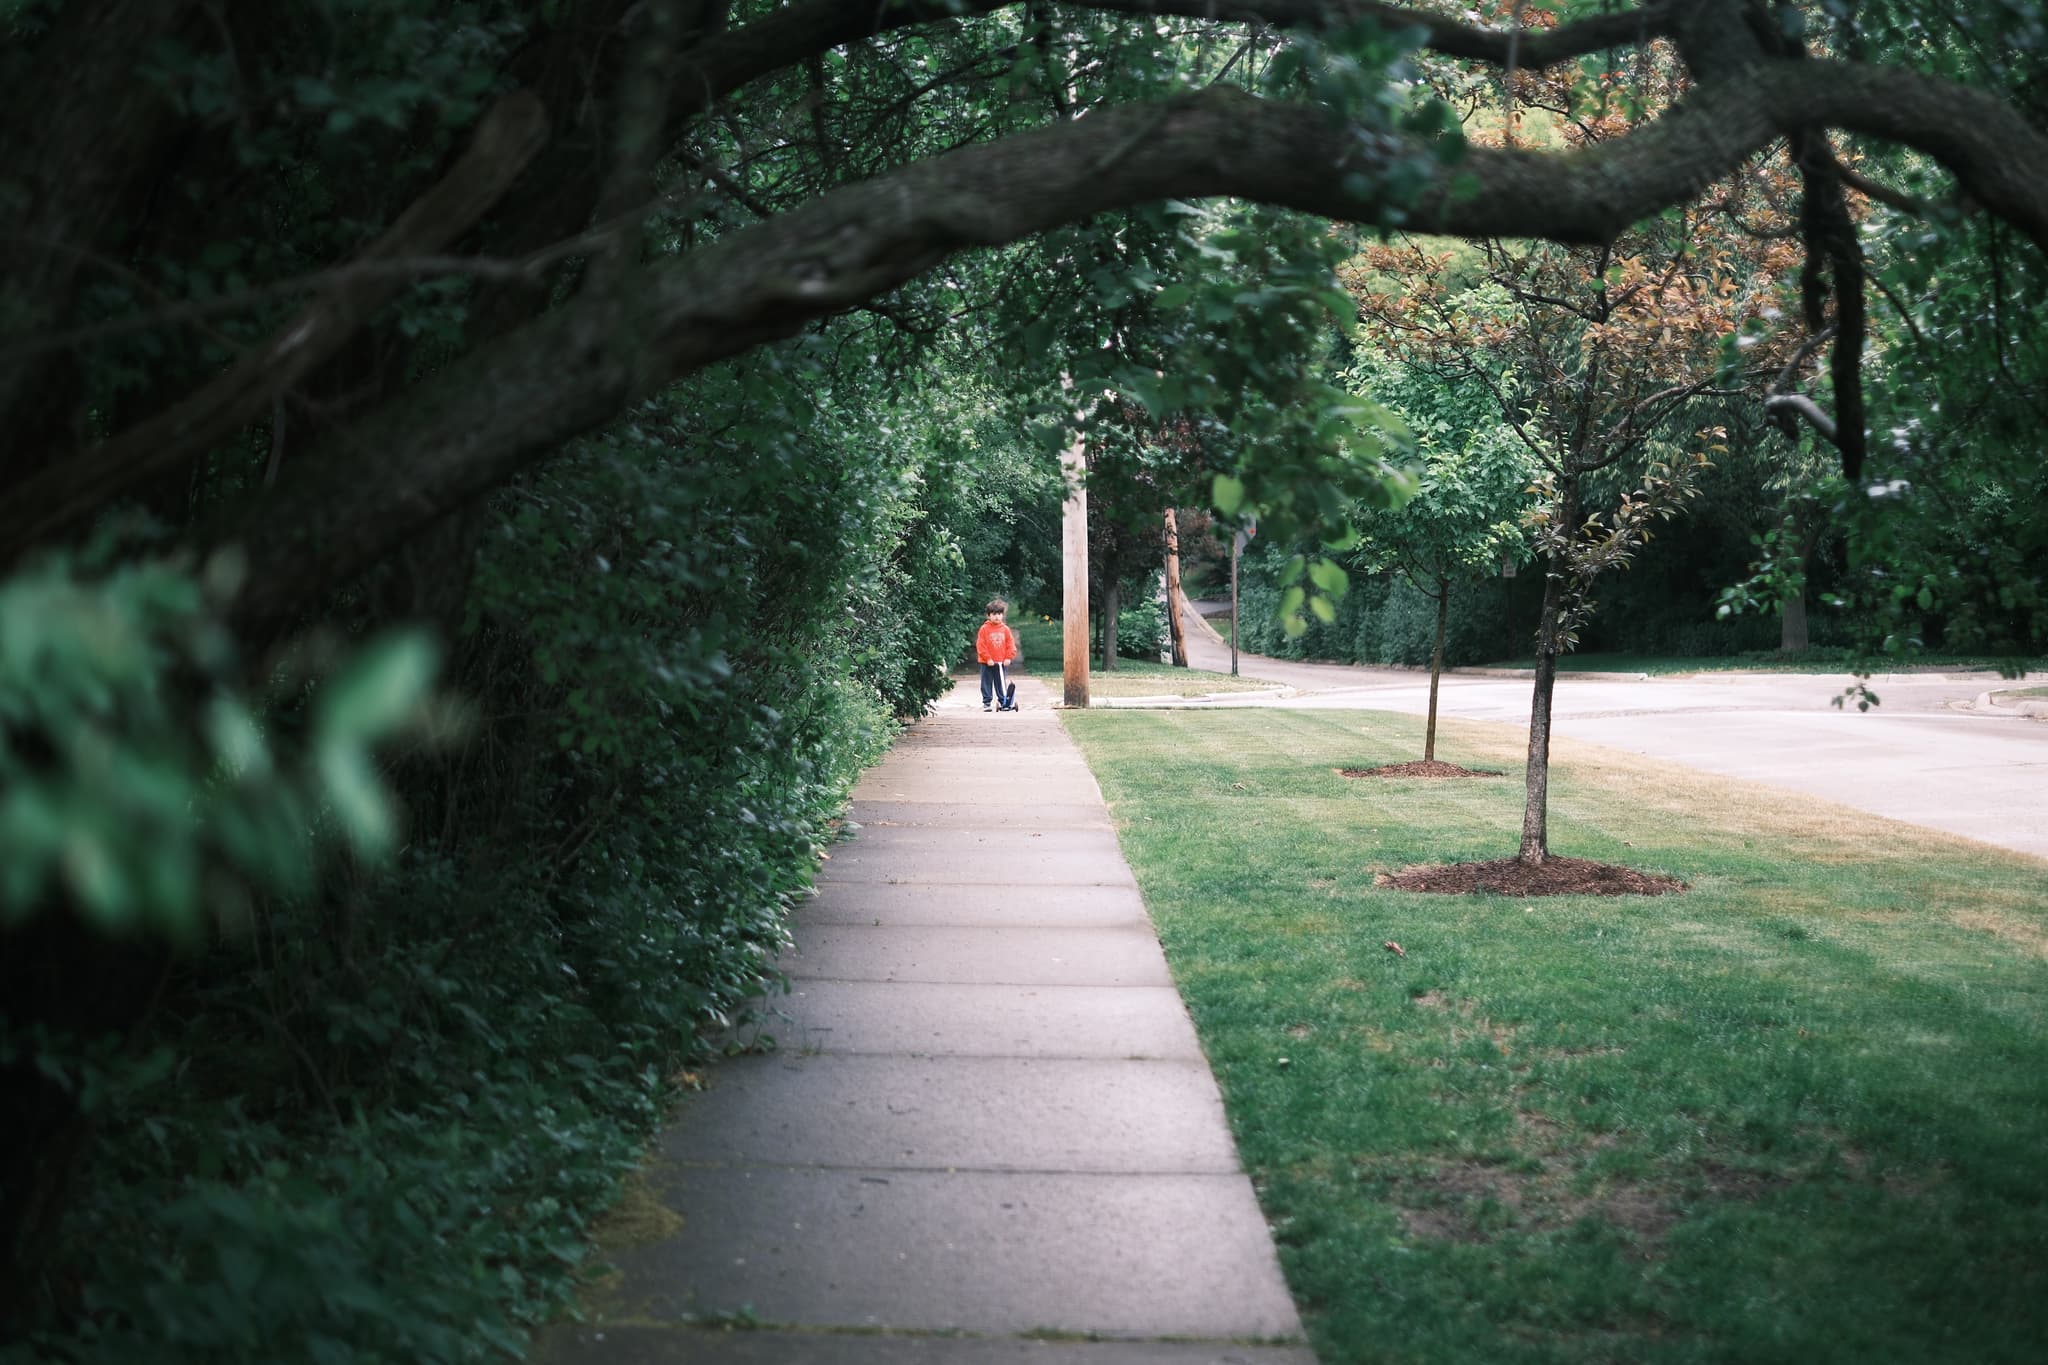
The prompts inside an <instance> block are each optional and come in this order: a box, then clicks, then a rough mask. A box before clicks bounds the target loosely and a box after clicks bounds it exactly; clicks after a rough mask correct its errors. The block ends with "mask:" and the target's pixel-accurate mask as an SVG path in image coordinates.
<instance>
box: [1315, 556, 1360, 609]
mask: <svg viewBox="0 0 2048 1365" xmlns="http://www.w3.org/2000/svg"><path fill="white" fill-rule="evenodd" d="M1308 576H1309V581H1310V582H1312V583H1314V584H1315V585H1316V586H1317V587H1318V588H1321V589H1322V590H1323V591H1324V592H1325V593H1328V594H1329V595H1330V596H1331V597H1333V598H1335V599H1337V600H1339V601H1342V600H1343V597H1344V594H1345V593H1347V592H1349V591H1351V576H1350V575H1349V574H1347V573H1345V572H1344V567H1343V566H1342V565H1341V564H1338V563H1337V562H1336V561H1335V560H1331V559H1318V560H1316V561H1315V562H1314V563H1312V564H1310V565H1309V566H1308Z"/></svg>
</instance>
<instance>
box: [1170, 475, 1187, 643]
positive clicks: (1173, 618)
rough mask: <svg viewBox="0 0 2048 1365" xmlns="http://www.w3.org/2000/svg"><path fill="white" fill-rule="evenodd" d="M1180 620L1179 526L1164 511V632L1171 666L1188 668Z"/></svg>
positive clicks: (1185, 639)
mask: <svg viewBox="0 0 2048 1365" xmlns="http://www.w3.org/2000/svg"><path fill="white" fill-rule="evenodd" d="M1184 629H1185V627H1184V626H1183V625H1182V624H1181V619H1180V526H1179V524H1178V523H1177V522H1175V521H1174V519H1173V509H1172V508H1171V507H1169V508H1167V509H1166V630H1167V634H1168V635H1169V636H1170V637H1171V638H1172V640H1173V666H1174V667H1175V668H1186V667H1187V666H1188V637H1187V636H1186V635H1184V634H1182V633H1181V632H1182V631H1183V630H1184Z"/></svg>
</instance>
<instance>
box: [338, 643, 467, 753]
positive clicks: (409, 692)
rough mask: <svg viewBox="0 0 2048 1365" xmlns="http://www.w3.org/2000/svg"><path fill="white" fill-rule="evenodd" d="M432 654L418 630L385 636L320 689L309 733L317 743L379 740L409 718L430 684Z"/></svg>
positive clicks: (363, 651)
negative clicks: (320, 740)
mask: <svg viewBox="0 0 2048 1365" xmlns="http://www.w3.org/2000/svg"><path fill="white" fill-rule="evenodd" d="M436 653H437V651H436V650H435V648H434V645H433V642H432V641H431V640H429V639H428V638H427V637H426V636H425V635H424V634H422V633H420V632H418V631H406V632H402V633H398V634H393V635H387V636H385V637H384V638H382V639H380V640H377V641H374V642H372V643H371V644H369V645H366V646H364V647H363V649H362V650H361V651H360V652H358V653H357V654H356V656H355V657H354V658H353V659H351V660H349V661H348V663H347V664H345V665H343V667H342V668H341V670H340V671H339V672H337V673H336V674H335V675H334V676H333V677H332V678H330V679H328V680H327V682H326V683H325V684H323V685H322V686H321V688H320V691H319V694H318V697H317V700H316V703H315V713H314V729H315V732H316V733H317V734H319V735H320V736H321V737H322V738H323V739H328V740H332V739H339V738H343V737H347V738H351V739H357V740H363V741H370V740H375V739H379V738H382V737H383V736H384V735H387V734H389V733H390V732H391V731H392V730H394V729H396V728H397V727H398V726H399V725H400V724H402V723H403V722H405V721H406V720H408V719H410V718H411V717H412V716H413V715H414V713H415V712H416V711H417V710H418V709H419V706H420V703H421V702H423V701H425V700H426V695H427V689H428V687H429V686H430V685H431V684H432V682H433V680H434V669H435V666H436V663H437V659H436Z"/></svg>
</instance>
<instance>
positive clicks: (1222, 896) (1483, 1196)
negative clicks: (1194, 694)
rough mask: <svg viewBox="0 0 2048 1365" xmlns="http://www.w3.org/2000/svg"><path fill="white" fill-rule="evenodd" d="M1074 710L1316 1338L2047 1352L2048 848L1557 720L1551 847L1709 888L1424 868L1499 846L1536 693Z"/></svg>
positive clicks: (1824, 1353) (1411, 1351) (1472, 1350)
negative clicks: (1631, 892)
mask: <svg viewBox="0 0 2048 1365" xmlns="http://www.w3.org/2000/svg"><path fill="white" fill-rule="evenodd" d="M1068 723H1069V726H1070V728H1071V730H1072V732H1073V734H1074V735H1075V737H1076V739H1077V740H1079V741H1080V743H1081V745H1082V748H1083V750H1084V752H1085V753H1086V754H1087V756H1088V759H1089V762H1090V764H1091V766H1092V767H1093V768H1094V770H1095V773H1096V777H1097V780H1098V781H1099V782H1100V783H1101V785H1102V788H1103V791H1104V793H1105V794H1106V795H1107V796H1108V798H1109V800H1110V803H1111V807H1112V811H1113V814H1114V815H1115V817H1116V820H1117V823H1118V826H1119V832H1120V837H1121V838H1122V841H1123V847H1124V851H1125V853H1126V855H1127V856H1128V857H1129V859H1130V861H1131V864H1132V866H1133V868H1134V869H1135V870H1136V872H1137V875H1138V880H1139V884H1140V886H1141V887H1142V888H1143V890H1144V893H1145V898H1146V901H1147V904H1148V906H1149V908H1150V910H1151V912H1152V915H1153V917H1154V919H1155V921H1156V922H1157V924H1158V926H1159V930H1160V935H1161V938H1162V941H1163V942H1164V943H1165V946H1166V950H1167V955H1168V959H1169V961H1170V963H1171V965H1172V967H1173V970H1174V974H1175V977H1176V980H1177V981H1178V983H1179V984H1180V986H1181V988H1182V990H1183V992H1184V994H1185V995H1186V997H1187V1000H1188V1003H1189V1007H1190V1009H1191V1011H1192V1012H1193V1014H1194V1017H1195V1021H1196V1024H1197V1027H1198V1028H1199V1029H1200V1031H1201V1035H1202V1041H1203V1044H1204V1047H1205V1048H1206V1049H1207V1051H1208V1053H1209V1056H1210V1058H1211V1060H1212V1062H1213V1063H1214V1065H1215V1067H1216V1070H1217V1075H1218V1079H1219V1081H1220V1082H1221V1084H1222V1087H1223V1090H1224V1095H1225V1099H1226V1102H1227V1104H1228V1106H1229V1111H1230V1116H1231V1121H1232V1124H1233V1126H1234V1128H1235V1131H1236V1134H1237V1138H1238V1142H1239V1145H1240V1148H1241V1150H1242V1154H1243V1157H1244V1160H1245V1161H1246V1163H1247V1165H1248V1167H1249V1168H1250V1169H1251V1171H1252V1173H1253V1175H1254V1178H1255V1180H1256V1181H1257V1183H1258V1185H1259V1188H1260V1191H1261V1197H1262V1199H1263V1200H1264V1201H1265V1206H1266V1210H1267V1213H1268V1216H1269V1217H1270V1218H1271V1219H1272V1221H1273V1222H1274V1224H1275V1228H1276V1233H1277V1235H1278V1238H1279V1240H1280V1244H1281V1251H1282V1259H1283V1263H1284V1264H1285V1266H1286V1269H1287V1273H1288V1276H1289V1281H1290V1283H1291V1285H1292V1286H1293V1288H1294V1290H1295V1293H1296V1295H1297V1297H1298V1298H1299V1299H1300V1301H1301V1303H1302V1306H1303V1309H1304V1312H1305V1313H1306V1314H1307V1315H1308V1319H1309V1324H1310V1329H1311V1331H1312V1333H1313V1334H1314V1336H1315V1339H1316V1344H1317V1347H1318V1349H1319V1351H1320V1352H1321V1354H1322V1356H1323V1358H1324V1360H1325V1361H1326V1362H1328V1365H1337V1363H1338V1362H1344V1361H1418V1362H1419V1361H1430V1362H1452V1361H1459V1362H1463V1361H1476V1360H1487V1361H1558V1362H1564V1361H1572V1362H1579V1361H1589V1360H1628V1361H1674V1362H1675V1361H1767V1360H1787V1361H1790V1360H1800V1361H1850V1360H1859V1361H1860V1360H1870V1359H1888V1360H1914V1361H1919V1360H1954V1361H1995V1360H2013V1361H2020V1360H2027V1361H2031V1360H2034V1359H2037V1358H2038V1357H2039V1352H2040V1350H2041V1343H2042V1342H2043V1341H2044V1340H2048V1310H2044V1308H2043V1306H2042V1305H2043V1291H2044V1289H2048V1220H2044V1218H2043V1214H2044V1212H2048V1209H2044V1205H2048V1024H2044V1019H2043V1006H2044V1003H2048V960H2044V947H2048V907H2044V902H2048V895H2044V889H2048V866H2044V865H2043V864H2042V863H2040V862H2037V861H2034V860H2030V859H2027V858H2024V857H2021V856H2019V855H2015V854H2009V853H2005V852H2003V851H2000V850H1996V849H1991V848H1988V847H1985V846H1983V845H1977V844H1973V843H1970V842H1969V841H1967V840H1961V839H1957V838H1953V837H1951V836H1947V835H1942V834H1937V833H1931V832H1926V831H1921V830H1918V829H1914V828H1912V827H1909V826H1903V825H1899V824H1896V823H1893V822H1888V821H1884V820H1881V819H1878V818H1876V817H1871V816H1866V815H1863V814H1861V813H1858V812H1854V811H1849V810H1846V809H1844V808H1841V807H1837V806H1830V805H1826V804H1823V803H1819V802H1815V801H1811V800H1809V799H1806V798H1803V797H1799V796H1795V795H1790V794H1785V793H1779V792H1775V791H1772V790H1770V789H1766V788H1762V787H1757V786H1754V785H1749V784H1742V783H1735V782H1729V781H1726V780H1724V779H1719V778H1712V777H1707V776H1703V775H1700V774H1696V773H1693V772H1690V771H1687V770H1674V769H1669V768H1665V767H1662V766H1660V765H1657V764H1654V763H1652V762H1650V761H1648V760H1643V759H1638V758H1636V757H1634V756H1631V755H1625V754H1619V753H1616V752H1614V751H1611V750H1600V749H1595V748H1591V747H1587V746H1577V745H1573V744H1571V743H1569V742H1568V741H1560V742H1559V744H1558V745H1557V750H1556V771H1555V772H1554V774H1553V779H1552V793H1553V801H1552V818H1551V829H1552V840H1551V843H1552V848H1553V849H1554V850H1556V851H1557V852H1560V853H1566V854H1571V855H1574V856H1580V857H1588V858H1596V859H1601V860H1605V861H1613V862H1625V863H1628V864H1629V865H1631V866H1634V867H1638V868H1642V869H1644V870H1649V871H1657V872H1664V873H1669V874H1671V875H1674V876H1678V877H1681V878H1683V879H1685V880H1686V881H1688V882H1689V883H1691V887H1692V889H1691V890H1689V891H1687V892H1686V893H1685V894H1683V895H1679V896H1671V897H1663V898H1640V897H1630V898H1617V899H1603V898H1598V897H1559V898H1553V899H1547V900H1526V901H1525V900H1517V899H1513V898H1506V897H1497V896H1474V897H1438V896H1416V895H1412V894H1408V893H1402V892H1395V891H1390V890H1386V889H1383V888H1379V887H1376V886H1374V885H1373V881H1372V878H1373V874H1374V873H1375V872H1378V871H1387V870H1391V869H1393V868H1396V867H1400V866H1403V865H1406V864H1408V863H1414V862H1434V861H1446V860H1454V859H1463V858H1484V857H1498V856H1502V855H1504V854H1507V853H1510V852H1512V851H1513V848H1514V845H1515V841H1516V835H1517V832H1518V830H1519V817H1520V803H1521V782H1520V770H1519V761H1520V758H1521V737H1520V735H1519V734H1518V733H1516V732H1515V731H1513V730H1511V729H1509V728H1507V727H1500V726H1486V725H1478V724H1471V723H1452V724H1448V725H1446V726H1444V727H1443V730H1442V732H1441V733H1440V737H1439V749H1440V755H1439V756H1440V757H1443V758H1445V759H1447V760H1448V761H1451V762H1454V763H1460V764H1464V765H1465V766H1468V767H1487V768H1497V769H1501V770H1503V771H1504V773H1505V774H1506V775H1505V776H1503V777H1500V778H1494V779H1484V780H1459V781H1435V782H1429V781H1400V782H1384V781H1375V780H1371V779H1363V780H1355V779H1348V778H1344V777H1341V776H1339V775H1338V774H1337V772H1336V770H1337V769H1339V768H1344V767H1370V766H1373V765H1375V764H1380V763H1392V762H1400V761H1404V760H1407V759H1411V758H1414V757H1416V756H1417V754H1418V752H1419V749H1420V726H1419V722H1418V721H1417V720H1416V719H1415V718H1414V717H1408V716H1397V715H1390V714H1384V713H1377V712H1334V711H1280V712H1273V711H1262V712H1205V713H1180V712H1162V713H1080V714H1075V715H1072V716H1070V717H1069V718H1068ZM1389 940H1392V941H1395V942H1398V943H1399V944H1401V945H1402V947H1403V949H1404V950H1405V953H1406V956H1397V955H1395V954H1394V953H1392V952H1390V951H1388V950H1387V949H1386V948H1385V947H1383V944H1384V943H1386V942H1387V941H1389Z"/></svg>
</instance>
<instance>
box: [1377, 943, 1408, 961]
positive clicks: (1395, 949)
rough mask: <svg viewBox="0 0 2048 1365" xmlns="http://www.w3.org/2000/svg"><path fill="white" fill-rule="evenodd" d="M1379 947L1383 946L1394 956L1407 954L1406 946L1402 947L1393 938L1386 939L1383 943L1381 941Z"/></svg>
mask: <svg viewBox="0 0 2048 1365" xmlns="http://www.w3.org/2000/svg"><path fill="white" fill-rule="evenodd" d="M1380 947H1382V948H1385V949H1386V950H1387V951H1388V952H1390V953H1392V954H1393V955H1394V956H1395V957H1406V956H1408V950H1407V949H1406V948H1403V947H1402V946H1401V945H1400V944H1398V943H1396V942H1394V940H1392V939H1388V940H1387V941H1386V942H1385V943H1382V944H1381V945H1380Z"/></svg>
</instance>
